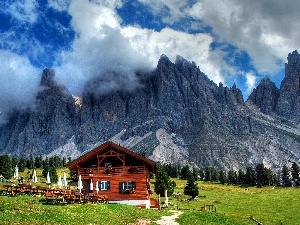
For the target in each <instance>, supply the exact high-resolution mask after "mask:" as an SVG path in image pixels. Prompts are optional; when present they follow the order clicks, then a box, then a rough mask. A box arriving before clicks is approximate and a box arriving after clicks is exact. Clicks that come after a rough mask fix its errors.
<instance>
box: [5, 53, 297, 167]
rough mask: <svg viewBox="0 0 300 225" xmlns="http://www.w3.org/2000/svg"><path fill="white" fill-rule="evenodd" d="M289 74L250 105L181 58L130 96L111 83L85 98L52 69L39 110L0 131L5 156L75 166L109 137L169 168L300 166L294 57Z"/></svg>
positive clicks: (19, 114) (92, 86)
mask: <svg viewBox="0 0 300 225" xmlns="http://www.w3.org/2000/svg"><path fill="white" fill-rule="evenodd" d="M285 67H286V75H285V77H284V79H283V81H282V84H281V87H280V88H279V89H278V88H277V87H276V86H275V85H274V83H272V82H271V81H270V79H269V78H265V79H263V80H262V81H261V83H260V84H259V85H258V87H257V88H256V89H254V91H253V93H252V94H251V95H250V96H249V99H248V101H246V102H244V100H243V96H242V93H241V91H240V90H239V89H238V88H237V87H236V86H235V85H233V86H232V87H225V86H223V84H222V83H220V84H219V85H217V84H215V83H214V82H213V81H211V80H210V79H209V78H208V77H207V76H206V75H205V74H204V73H202V72H201V71H200V69H199V67H197V65H196V64H195V63H194V62H189V61H187V60H185V59H183V58H182V57H179V56H178V57H177V60H176V62H175V63H172V62H171V61H170V60H169V59H168V57H167V56H165V55H163V56H161V58H160V59H159V61H158V65H157V67H156V68H155V69H154V70H153V71H151V72H146V71H138V72H137V73H136V76H137V79H138V83H139V85H138V87H137V88H135V89H133V90H130V91H128V88H127V89H126V91H125V90H118V91H114V92H106V91H105V85H108V84H106V81H105V80H99V79H94V80H90V81H89V82H88V83H86V85H85V89H84V91H83V93H82V96H80V97H79V96H76V97H75V96H72V95H71V93H69V92H68V90H67V89H66V88H64V87H62V86H60V85H59V84H58V83H57V82H56V80H55V72H54V71H53V70H51V69H45V70H44V71H43V75H42V78H41V83H40V86H41V89H40V92H39V94H38V95H37V97H36V105H35V107H34V108H31V109H27V110H22V111H14V112H11V114H10V118H9V121H8V122H7V123H6V124H5V125H3V126H2V127H0V149H1V152H0V153H9V154H12V155H18V156H21V155H25V156H29V155H31V154H32V155H34V156H35V155H40V154H42V155H49V154H57V155H60V156H67V157H69V156H71V157H72V158H74V157H76V156H78V155H79V154H81V152H84V151H87V150H89V149H91V148H93V147H94V146H96V145H98V144H100V143H102V142H104V141H107V140H109V139H110V140H113V141H114V142H116V143H119V144H121V145H123V146H125V147H128V148H131V149H133V150H134V151H136V152H138V153H145V154H146V156H147V157H149V158H151V159H153V160H155V161H159V162H163V163H173V164H190V165H193V166H199V167H206V166H217V167H220V168H223V169H230V168H231V169H238V168H244V167H246V166H249V165H255V164H257V163H261V162H263V163H264V164H265V165H266V166H270V167H272V168H275V169H276V168H280V167H282V165H283V164H286V163H288V162H291V161H297V162H299V161H300V126H299V119H300V56H299V54H298V52H297V51H294V52H293V53H291V54H289V56H288V63H287V64H286V65H285ZM112 76H113V74H112Z"/></svg>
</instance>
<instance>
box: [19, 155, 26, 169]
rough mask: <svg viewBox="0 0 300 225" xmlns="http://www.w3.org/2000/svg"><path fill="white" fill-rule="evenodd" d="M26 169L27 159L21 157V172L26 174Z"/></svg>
mask: <svg viewBox="0 0 300 225" xmlns="http://www.w3.org/2000/svg"><path fill="white" fill-rule="evenodd" d="M25 167H26V159H24V158H23V157H21V158H20V160H19V171H20V172H24V170H25Z"/></svg>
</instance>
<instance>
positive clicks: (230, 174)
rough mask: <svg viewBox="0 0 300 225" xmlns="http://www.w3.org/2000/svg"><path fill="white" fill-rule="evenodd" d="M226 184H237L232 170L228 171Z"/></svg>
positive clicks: (235, 175)
mask: <svg viewBox="0 0 300 225" xmlns="http://www.w3.org/2000/svg"><path fill="white" fill-rule="evenodd" d="M228 184H237V174H236V172H235V171H233V170H229V171H228Z"/></svg>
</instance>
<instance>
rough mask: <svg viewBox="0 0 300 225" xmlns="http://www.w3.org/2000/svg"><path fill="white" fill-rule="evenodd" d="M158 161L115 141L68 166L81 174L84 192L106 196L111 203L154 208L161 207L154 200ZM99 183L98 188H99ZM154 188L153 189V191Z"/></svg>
mask: <svg viewBox="0 0 300 225" xmlns="http://www.w3.org/2000/svg"><path fill="white" fill-rule="evenodd" d="M155 165H156V164H155V162H154V161H152V160H150V159H148V158H146V157H144V156H142V155H139V154H137V153H135V152H133V151H131V150H129V149H126V148H124V147H122V146H120V145H118V144H115V143H113V142H111V141H108V142H105V143H104V144H102V145H100V146H98V147H97V148H95V149H93V150H91V151H89V152H87V153H86V154H84V155H82V156H80V157H79V158H77V159H75V160H74V161H72V162H70V163H69V164H68V165H67V167H68V168H69V169H70V170H75V171H76V172H77V176H79V175H81V180H82V183H83V192H84V191H86V192H90V191H91V190H90V184H91V183H92V185H93V192H94V193H95V192H98V194H101V195H106V196H107V197H108V200H109V203H121V204H122V203H123V204H131V205H138V206H142V207H146V208H150V206H151V205H153V204H155V205H156V204H157V202H156V201H155V200H154V199H151V200H150V195H151V194H152V193H151V190H150V172H152V173H155V171H156V166H155ZM96 184H98V189H99V190H97V187H96ZM153 188H154V187H152V190H153Z"/></svg>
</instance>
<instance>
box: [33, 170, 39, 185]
mask: <svg viewBox="0 0 300 225" xmlns="http://www.w3.org/2000/svg"><path fill="white" fill-rule="evenodd" d="M32 182H33V183H37V182H38V179H37V176H36V171H35V169H34V170H33V174H32Z"/></svg>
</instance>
